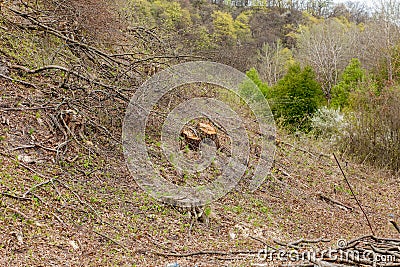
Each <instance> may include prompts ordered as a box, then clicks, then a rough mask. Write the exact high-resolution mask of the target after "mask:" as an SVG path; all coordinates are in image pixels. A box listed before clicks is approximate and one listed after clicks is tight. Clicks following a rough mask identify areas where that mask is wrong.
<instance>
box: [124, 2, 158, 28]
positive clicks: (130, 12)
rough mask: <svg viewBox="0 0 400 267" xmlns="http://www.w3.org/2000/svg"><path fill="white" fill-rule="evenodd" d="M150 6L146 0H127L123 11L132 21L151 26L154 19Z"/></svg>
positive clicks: (154, 22)
mask: <svg viewBox="0 0 400 267" xmlns="http://www.w3.org/2000/svg"><path fill="white" fill-rule="evenodd" d="M152 6H153V5H152V3H151V2H149V1H147V0H128V1H127V2H126V7H125V8H124V10H123V11H124V12H125V16H126V17H127V19H128V20H130V21H131V22H132V23H134V24H142V25H146V26H149V27H153V26H154V25H155V24H156V21H155V19H154V17H153V14H152Z"/></svg>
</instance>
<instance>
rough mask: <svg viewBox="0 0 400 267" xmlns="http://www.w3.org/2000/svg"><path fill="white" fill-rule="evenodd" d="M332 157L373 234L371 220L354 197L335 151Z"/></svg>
mask: <svg viewBox="0 0 400 267" xmlns="http://www.w3.org/2000/svg"><path fill="white" fill-rule="evenodd" d="M333 157H334V158H335V161H336V163H337V165H338V167H339V169H340V171H341V172H342V175H343V177H344V180H345V181H346V183H347V186H348V187H349V189H350V192H351V194H352V196H353V197H354V199H355V201H356V202H357V205H358V206H359V207H360V209H361V211H362V213H363V214H364V217H365V219H366V220H367V223H368V226H369V229H370V230H371V233H372V235H375V233H374V229H372V225H371V222H370V221H369V219H368V216H367V213H365V211H364V209H363V207H362V206H361V203H360V201H358V199H357V197H356V194H354V191H353V188H352V186H351V184H350V182H349V180H348V179H347V177H346V174H344V171H343V169H342V166H340V163H339V160H338V159H337V157H336V155H335V153H333Z"/></svg>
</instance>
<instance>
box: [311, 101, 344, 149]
mask: <svg viewBox="0 0 400 267" xmlns="http://www.w3.org/2000/svg"><path fill="white" fill-rule="evenodd" d="M311 127H312V131H313V133H314V135H315V136H316V137H322V138H326V139H330V140H331V141H337V140H338V138H339V137H340V136H341V134H342V133H343V131H344V129H345V127H346V123H345V122H344V114H342V113H341V112H340V110H338V109H330V108H327V107H321V108H319V109H318V110H317V111H316V112H315V113H314V115H313V117H312V118H311Z"/></svg>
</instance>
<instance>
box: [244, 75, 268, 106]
mask: <svg viewBox="0 0 400 267" xmlns="http://www.w3.org/2000/svg"><path fill="white" fill-rule="evenodd" d="M246 75H247V77H249V78H250V80H252V81H253V82H254V83H255V84H256V85H257V86H258V88H259V89H260V91H261V92H262V93H263V95H264V96H265V98H267V99H268V98H270V96H271V90H270V88H269V86H268V84H266V83H264V82H263V81H262V80H261V79H260V75H259V74H258V71H257V70H256V69H255V68H251V69H250V70H248V71H247V72H246Z"/></svg>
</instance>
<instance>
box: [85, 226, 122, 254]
mask: <svg viewBox="0 0 400 267" xmlns="http://www.w3.org/2000/svg"><path fill="white" fill-rule="evenodd" d="M92 231H93V233H95V234H97V235H99V236H101V237H104V238H105V239H107V240H109V241H111V242H113V243H114V244H116V245H118V246H120V247H121V248H123V249H124V250H126V251H129V249H128V248H127V247H126V246H125V245H123V244H122V243H120V242H118V241H117V240H115V239H112V238H111V237H109V236H107V235H105V234H102V233H100V232H98V231H96V230H92Z"/></svg>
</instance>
